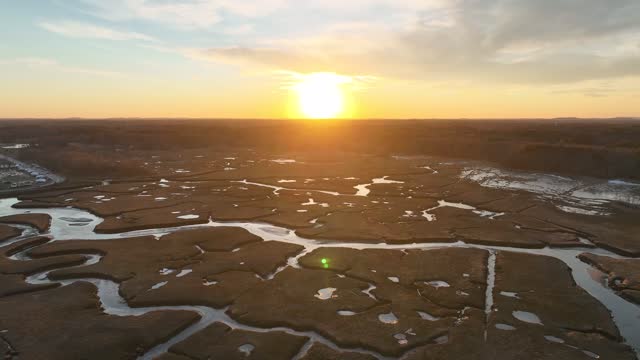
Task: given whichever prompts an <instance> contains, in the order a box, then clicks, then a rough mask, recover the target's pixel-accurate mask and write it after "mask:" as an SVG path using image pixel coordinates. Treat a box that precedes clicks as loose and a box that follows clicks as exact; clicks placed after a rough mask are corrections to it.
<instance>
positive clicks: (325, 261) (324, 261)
mask: <svg viewBox="0 0 640 360" xmlns="http://www.w3.org/2000/svg"><path fill="white" fill-rule="evenodd" d="M321 262H322V263H323V264H326V263H328V262H329V261H327V259H322V261H321Z"/></svg>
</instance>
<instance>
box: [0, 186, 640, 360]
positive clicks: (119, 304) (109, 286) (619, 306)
mask: <svg viewBox="0 0 640 360" xmlns="http://www.w3.org/2000/svg"><path fill="white" fill-rule="evenodd" d="M18 202H19V201H18V200H17V199H15V198H9V199H0V216H6V215H17V214H27V213H39V214H48V215H50V216H51V218H52V222H51V228H50V231H49V233H48V234H47V235H48V236H49V237H50V238H51V241H60V240H74V239H81V240H95V241H100V240H110V239H118V238H129V237H136V236H146V235H153V236H162V235H166V234H170V233H173V232H177V231H182V230H189V229H198V228H206V227H238V228H243V229H246V230H247V231H249V232H250V233H252V234H254V235H257V236H259V237H260V238H262V239H263V240H265V241H278V242H283V243H291V244H296V245H300V246H303V247H304V251H303V252H301V253H299V254H298V255H296V256H294V257H292V258H290V259H289V260H288V262H287V264H286V265H285V266H283V267H281V268H280V269H278V270H277V271H276V272H275V273H273V274H271V275H269V276H268V277H266V280H268V279H272V278H273V277H274V276H275V275H277V273H279V272H281V271H283V270H284V269H286V268H287V267H294V268H296V267H298V266H299V265H298V259H300V258H301V257H302V256H304V255H306V254H308V253H310V252H311V251H313V250H315V249H319V248H349V249H357V250H364V249H385V250H392V251H403V250H424V251H428V250H430V249H440V248H477V249H483V250H486V251H488V252H489V253H490V258H489V264H488V266H489V267H491V266H492V261H493V264H494V265H495V254H496V253H497V252H501V251H509V252H516V253H527V254H533V255H544V256H550V257H553V258H556V259H559V260H561V261H563V262H564V263H565V264H566V265H567V266H568V267H569V268H571V271H572V274H573V278H574V280H575V282H576V284H577V285H578V286H580V287H581V288H583V289H584V290H585V291H586V292H588V293H589V294H590V295H591V296H593V297H594V298H596V299H597V300H598V301H600V302H601V303H602V304H603V305H604V306H605V307H606V308H607V309H608V310H609V311H610V312H611V314H612V317H613V320H614V321H615V324H616V325H617V327H618V328H619V330H620V332H621V334H622V336H623V337H624V339H625V342H626V343H627V344H628V345H630V346H631V347H632V348H633V349H634V351H635V352H636V355H637V356H638V354H640V307H639V306H637V305H635V304H633V303H631V302H629V301H627V300H625V299H623V298H621V297H619V296H618V295H617V294H616V293H615V292H614V291H612V290H611V289H610V288H608V287H607V286H606V285H604V284H602V283H601V282H599V281H597V280H595V279H594V278H593V277H592V276H591V275H590V271H593V270H594V269H593V268H592V267H591V266H590V265H588V264H586V263H584V262H582V261H580V260H579V259H578V258H577V256H578V255H579V254H581V253H585V252H586V253H592V254H597V255H605V256H609V257H614V258H619V259H622V258H625V257H622V256H619V255H617V254H614V253H612V252H609V251H607V250H604V249H593V248H586V247H585V248H570V249H565V248H544V249H521V248H513V247H498V246H483V245H475V244H468V243H464V242H456V243H427V244H408V245H389V244H386V243H379V244H371V243H357V242H356V243H353V242H348V243H347V242H341V241H318V240H313V239H306V238H302V237H300V236H298V235H296V233H295V231H293V230H291V229H287V228H283V227H278V226H273V225H270V224H265V223H260V222H218V221H215V220H213V219H210V220H209V222H208V223H205V224H200V225H188V226H180V227H172V228H160V229H149V230H141V231H131V232H123V233H119V234H96V233H95V231H94V229H95V227H96V226H97V225H98V224H100V223H101V222H102V221H103V219H102V218H100V217H97V216H95V215H94V214H91V213H90V212H88V211H85V210H81V209H75V208H50V209H15V208H13V207H12V206H13V205H14V204H16V203H18ZM19 228H21V229H22V230H23V234H22V235H21V236H18V237H16V238H14V239H11V240H9V241H7V242H5V243H3V244H2V245H1V246H0V247H4V246H7V245H9V244H12V243H15V242H17V241H20V240H24V239H27V238H29V237H32V236H34V235H36V234H37V231H35V230H34V229H32V228H30V227H26V226H19ZM29 250H31V249H26V250H24V251H22V252H20V253H18V254H15V255H13V256H12V259H14V260H23V261H29V260H30V258H29V256H28V255H27V253H28V251H29ZM86 257H87V260H86V262H85V264H83V265H80V266H88V265H91V264H95V263H97V262H99V261H100V260H101V256H99V255H89V254H87V255H86ZM50 271H51V270H50ZM50 271H47V272H43V273H39V274H34V275H32V276H30V277H28V278H27V279H26V281H27V282H29V283H32V284H43V283H44V284H47V283H54V282H55V283H60V284H62V285H63V286H65V285H69V284H71V283H74V282H78V281H84V282H90V283H93V284H94V285H95V286H96V287H97V288H98V296H99V298H100V301H101V303H102V307H103V309H104V312H105V313H107V314H109V315H115V316H140V315H143V314H146V313H149V312H153V311H167V310H169V311H179V310H183V311H193V312H197V313H198V314H200V316H201V319H200V320H199V321H198V322H197V323H195V324H193V325H192V326H190V327H188V328H187V329H185V330H183V331H182V332H181V333H179V334H178V335H176V336H175V337H173V338H171V339H170V340H169V341H167V342H165V343H163V344H160V345H157V346H156V347H154V348H152V349H151V350H149V351H148V352H147V353H146V354H144V355H143V356H142V357H141V359H153V358H154V357H157V356H158V355H160V354H163V353H165V352H166V351H167V350H168V349H169V348H170V347H171V346H173V345H174V344H176V343H179V342H180V341H182V340H184V339H186V338H188V337H189V336H191V335H193V334H194V333H196V332H198V331H199V330H202V329H204V328H206V327H207V326H209V325H210V324H212V323H214V322H221V323H224V324H226V325H227V326H229V327H231V328H234V329H239V330H248V331H255V332H269V331H283V332H286V333H289V334H293V335H299V336H307V337H309V338H310V340H309V342H308V343H307V344H306V345H305V346H303V348H302V349H301V350H300V353H298V355H297V356H296V357H295V359H299V358H301V357H302V356H304V354H305V353H306V352H307V351H308V350H309V348H310V347H311V345H312V344H313V343H314V342H318V343H322V344H325V345H327V346H329V347H331V348H333V349H335V350H340V351H347V350H348V351H355V352H360V353H365V354H369V355H373V356H374V357H376V358H378V359H387V357H385V356H383V355H381V354H378V353H376V352H373V351H369V350H365V349H347V348H343V347H340V346H338V345H336V344H335V343H333V342H332V341H331V340H329V339H327V338H325V337H323V336H321V335H319V334H317V333H313V332H301V331H296V330H293V329H289V328H284V327H278V328H271V329H265V328H257V327H252V326H247V325H244V324H241V323H239V322H237V321H235V320H234V319H232V318H231V317H229V316H228V315H227V314H226V309H213V308H209V307H203V306H157V307H148V308H131V307H129V306H128V305H127V303H126V302H125V300H124V299H122V297H121V296H120V295H119V291H118V290H119V286H120V285H119V284H118V283H115V282H113V281H108V280H101V279H90V278H82V279H74V280H65V281H51V280H49V279H48V277H47V275H48V273H49V272H50ZM494 277H495V271H494V270H493V269H489V271H488V279H487V292H486V304H487V306H489V304H492V303H493V296H494V294H493V292H494V291H493V283H492V282H493V281H494ZM489 309H490V308H489ZM486 312H487V316H490V313H491V312H490V310H487V311H486Z"/></svg>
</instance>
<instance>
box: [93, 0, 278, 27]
mask: <svg viewBox="0 0 640 360" xmlns="http://www.w3.org/2000/svg"><path fill="white" fill-rule="evenodd" d="M82 2H84V3H85V4H87V5H89V11H90V12H91V13H92V14H93V15H95V16H98V17H101V18H104V19H108V20H114V21H120V20H145V21H152V22H157V23H161V24H166V25H170V26H173V27H176V28H179V29H185V30H193V29H206V28H210V27H212V26H213V25H216V24H218V23H219V22H220V21H221V20H222V19H223V14H233V15H236V16H243V17H258V16H263V15H266V14H269V13H270V12H272V11H273V10H275V9H277V8H279V7H281V6H283V5H284V4H285V3H286V2H287V0H259V1H258V0H250V1H237V0H184V1H153V0H108V1H106V0H82Z"/></svg>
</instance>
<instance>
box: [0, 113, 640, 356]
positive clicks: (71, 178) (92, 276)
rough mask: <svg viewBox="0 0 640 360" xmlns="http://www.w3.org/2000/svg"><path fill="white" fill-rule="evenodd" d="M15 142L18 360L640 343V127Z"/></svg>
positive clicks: (579, 350) (135, 134) (10, 162)
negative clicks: (639, 220)
mask: <svg viewBox="0 0 640 360" xmlns="http://www.w3.org/2000/svg"><path fill="white" fill-rule="evenodd" d="M0 144H2V147H0V156H2V157H1V158H0V159H2V161H3V162H1V163H0V165H2V164H5V165H6V166H5V167H4V168H0V179H3V178H6V179H10V180H7V183H6V184H5V186H4V187H3V188H0V354H4V355H5V358H6V359H76V358H77V359H81V358H92V359H114V358H124V359H137V358H139V359H162V360H187V359H209V358H211V359H304V360H315V359H353V360H360V359H362V360H364V359H404V360H414V359H415V360H417V359H586V360H588V359H598V358H600V359H637V358H638V354H639V353H640V235H638V234H640V222H638V219H639V218H640V145H639V144H640V123H639V122H634V121H631V120H624V119H616V120H577V119H562V120H502V121H496V120H473V121H472V120H456V121H444V120H425V121H419V120H415V121H413V120H412V121H382V120H380V121H373V120H372V121H330V122H313V121H306V122H303V121H249V120H242V121H240V120H235V121H232V120H228V121H224V120H167V119H164V120H155V121H152V120H124V119H123V120H114V119H112V120H100V121H98V120H94V121H84V120H56V121H53V120H51V121H44V120H21V121H18V120H16V121H12V120H4V121H0ZM16 164H18V165H19V166H17V165H16ZM34 169H35V170H34ZM3 174H4V175H5V176H4V177H3ZM30 176H31V177H33V179H30V178H29V177H30ZM38 178H40V179H41V180H39V181H36V180H37V179H38ZM16 179H17V180H16ZM10 181H16V182H19V184H17V185H15V186H11V184H10Z"/></svg>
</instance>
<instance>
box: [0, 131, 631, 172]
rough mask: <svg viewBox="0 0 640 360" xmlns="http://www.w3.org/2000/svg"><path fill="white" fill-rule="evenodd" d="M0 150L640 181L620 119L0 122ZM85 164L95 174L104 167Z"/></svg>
mask: <svg viewBox="0 0 640 360" xmlns="http://www.w3.org/2000/svg"><path fill="white" fill-rule="evenodd" d="M0 143H31V144H38V147H34V148H31V149H29V151H30V152H32V153H33V152H39V153H40V154H39V155H38V156H39V157H42V156H46V157H47V158H49V161H52V162H55V160H54V159H57V158H60V156H61V155H64V154H65V152H66V153H67V156H66V160H63V159H60V160H58V161H60V165H59V166H64V164H65V162H66V164H67V166H68V165H69V160H70V159H69V157H77V156H82V155H80V154H77V152H78V151H82V149H86V147H87V146H88V147H99V148H101V149H102V150H107V149H110V148H111V149H113V148H115V147H119V148H121V149H122V148H125V149H135V150H158V151H160V150H163V151H166V150H169V151H180V150H181V149H199V148H208V149H212V150H222V151H224V150H232V149H239V148H242V149H246V148H251V149H255V150H259V151H270V152H291V151H293V152H308V153H311V154H314V155H316V156H322V155H323V154H326V155H327V156H335V154H336V153H340V152H357V153H368V154H389V155H433V156H445V157H452V158H460V159H469V160H482V161H490V162H494V163H496V164H498V165H502V166H505V167H510V168H516V169H523V170H530V171H545V172H555V173H561V174H570V175H584V176H596V177H604V178H636V179H637V178H640V122H637V121H625V120H576V119H564V120H455V121H449V120H403V121H399V120H370V121H364V120H360V121H344V120H341V121H326V122H322V121H284V120H277V121H276V120H273V121H267V120H255V121H250V120H155V121H151V120H124V119H123V120H92V121H83V120H49V121H45V120H5V121H1V122H0ZM85 151H86V150H85ZM34 156H35V155H34ZM86 156H87V157H92V155H91V154H86ZM103 156H104V155H103ZM93 160H96V161H94V163H95V164H96V167H97V168H101V167H103V166H106V164H105V163H109V162H112V160H111V159H108V158H107V159H103V160H102V161H99V159H93ZM48 166H52V165H51V164H48ZM57 166H58V165H57V164H55V166H54V168H55V167H57ZM109 166H110V167H114V168H116V167H120V168H121V169H120V170H121V171H123V172H125V173H129V172H131V171H133V170H134V169H127V166H132V167H135V166H136V165H134V164H131V165H128V164H126V162H125V163H123V162H122V161H121V162H120V163H119V164H117V165H116V164H112V163H111V164H109ZM98 170H99V169H96V171H98Z"/></svg>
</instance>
